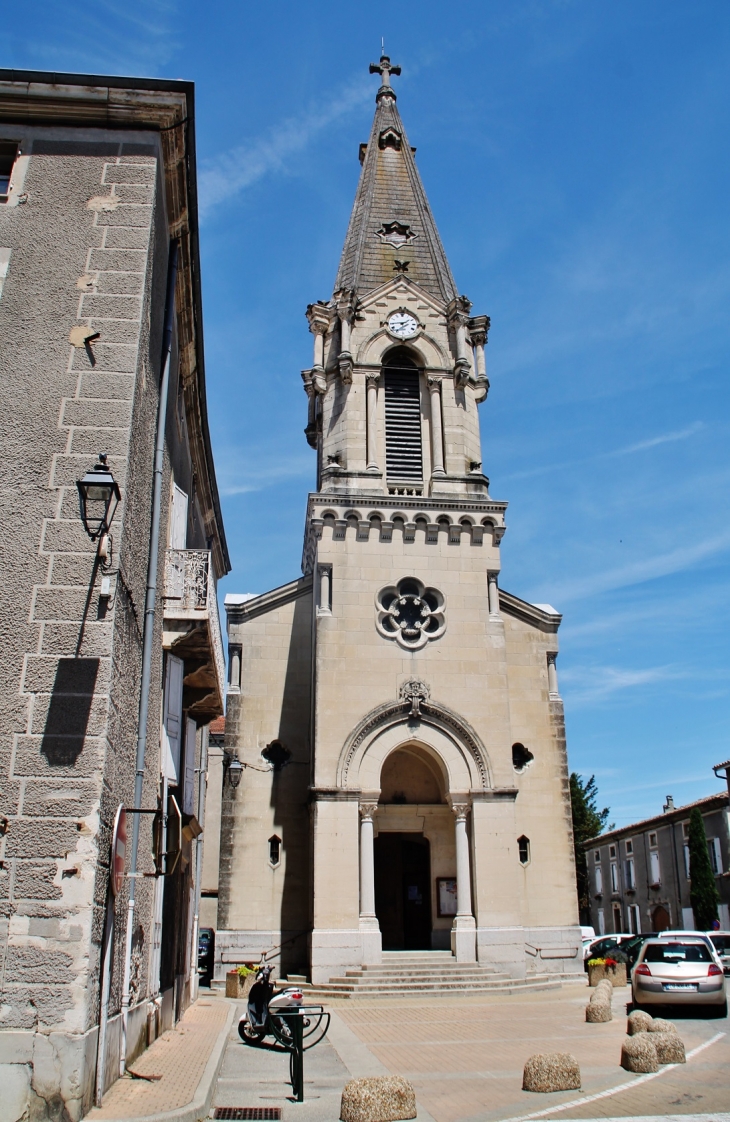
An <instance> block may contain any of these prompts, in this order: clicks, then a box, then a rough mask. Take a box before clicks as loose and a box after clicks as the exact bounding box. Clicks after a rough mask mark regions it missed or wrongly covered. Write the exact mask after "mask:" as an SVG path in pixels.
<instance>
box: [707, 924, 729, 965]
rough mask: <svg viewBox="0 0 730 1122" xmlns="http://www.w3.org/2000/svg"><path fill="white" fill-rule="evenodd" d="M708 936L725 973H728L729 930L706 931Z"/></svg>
mask: <svg viewBox="0 0 730 1122" xmlns="http://www.w3.org/2000/svg"><path fill="white" fill-rule="evenodd" d="M707 935H708V938H709V940H710V942H711V943H712V945H713V947H714V948H715V953H716V954H717V957H718V958H719V959H720V962H721V963H722V968H723V970H724V971H725V973H726V974H730V931H708V932H707Z"/></svg>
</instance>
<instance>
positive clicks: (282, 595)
mask: <svg viewBox="0 0 730 1122" xmlns="http://www.w3.org/2000/svg"><path fill="white" fill-rule="evenodd" d="M311 591H312V578H311V576H306V577H299V579H298V580H292V581H289V583H288V584H282V585H280V586H279V588H274V589H272V590H271V592H263V593H262V594H261V595H260V596H254V597H253V598H252V599H251V600H245V601H244V602H243V603H242V604H228V603H226V604H225V609H226V616H227V617H228V623H229V624H232V623H245V622H246V620H248V619H254V618H255V617H256V616H261V615H265V614H266V612H273V611H274V610H275V609H276V608H282V607H283V606H284V605H285V604H291V602H292V601H293V600H298V599H299V598H300V597H301V596H307V595H308V594H309V593H310V592H311Z"/></svg>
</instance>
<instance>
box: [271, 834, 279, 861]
mask: <svg viewBox="0 0 730 1122" xmlns="http://www.w3.org/2000/svg"><path fill="white" fill-rule="evenodd" d="M280 860H281V838H278V837H277V836H276V834H274V836H273V837H272V838H269V864H270V865H278V864H279V861H280Z"/></svg>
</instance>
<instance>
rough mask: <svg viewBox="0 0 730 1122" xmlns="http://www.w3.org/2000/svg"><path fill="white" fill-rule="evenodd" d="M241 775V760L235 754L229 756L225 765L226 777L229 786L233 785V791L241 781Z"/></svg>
mask: <svg viewBox="0 0 730 1122" xmlns="http://www.w3.org/2000/svg"><path fill="white" fill-rule="evenodd" d="M242 775H243V764H242V763H241V761H240V760H239V759H238V757H236V756H229V757H228V764H227V766H226V777H227V779H228V783H229V784H230V786H231V787H233V790H234V791H235V789H236V787H237V786H238V784H239V783H240V782H241V776H242Z"/></svg>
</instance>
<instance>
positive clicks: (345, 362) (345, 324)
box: [334, 288, 355, 385]
mask: <svg viewBox="0 0 730 1122" xmlns="http://www.w3.org/2000/svg"><path fill="white" fill-rule="evenodd" d="M334 299H335V301H336V304H337V315H338V317H339V321H340V354H339V357H338V359H337V364H338V366H339V368H340V377H341V378H342V381H343V382H345V383H347V384H348V385H349V383H350V382H351V381H352V367H353V363H352V354H351V353H350V331H351V327H352V316H353V314H354V304H355V294H354V292H351V291H350V290H349V289H346V288H343V289H340V291H339V292H336V293H335V295H334Z"/></svg>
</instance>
